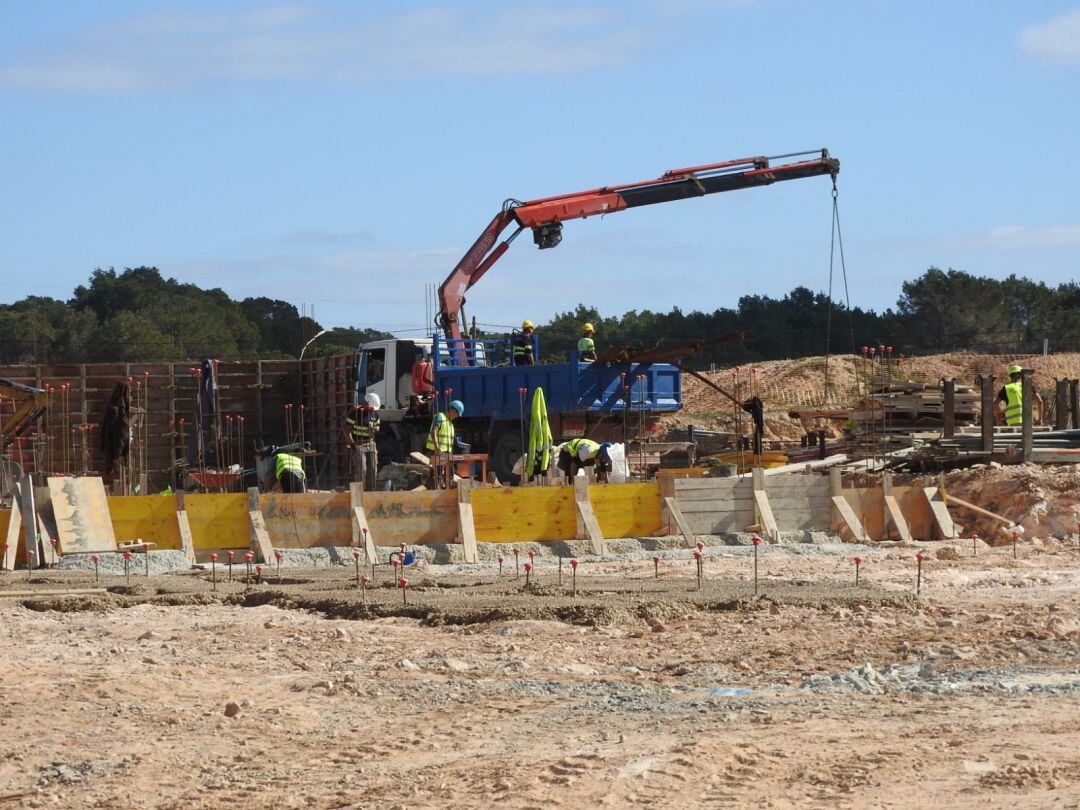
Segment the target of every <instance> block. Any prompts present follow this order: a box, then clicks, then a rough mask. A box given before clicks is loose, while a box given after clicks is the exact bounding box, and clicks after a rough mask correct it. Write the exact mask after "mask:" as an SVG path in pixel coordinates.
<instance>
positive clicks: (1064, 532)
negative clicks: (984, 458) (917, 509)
mask: <svg viewBox="0 0 1080 810" xmlns="http://www.w3.org/2000/svg"><path fill="white" fill-rule="evenodd" d="M1078 487H1080V467H1077V466H1076V465H1072V464H1070V465H1063V466H1051V465H1037V464H1019V465H1016V466H1011V467H997V466H994V467H984V466H979V467H973V468H971V469H967V470H957V471H955V472H951V473H949V474H948V475H946V476H945V491H946V492H947V493H948V494H951V495H955V496H957V497H958V498H962V499H963V500H965V501H970V502H971V503H973V504H975V505H977V506H981V507H982V508H983V509H988V510H989V511H991V512H994V513H995V514H998V515H1001V516H1002V517H1005V518H1008V519H1009V520H1012V521H1014V522H1015V523H1017V524H1019V525H1020V526H1023V527H1024V537H1025V539H1028V540H1032V541H1038V540H1042V539H1044V538H1047V537H1058V538H1062V537H1070V536H1072V535H1073V534H1075V533H1076V531H1077V528H1078V521H1080V489H1078ZM957 515H958V520H959V521H960V522H961V523H963V525H964V528H965V533H967V534H970V533H971V532H972V531H975V532H978V534H979V536H980V537H982V538H984V539H986V540H987V542H989V543H990V544H991V545H1004V544H1007V543H1011V542H1012V536H1011V534H1010V532H1009V531H1008V528H1007V527H1005V526H1003V525H1002V524H1000V523H998V522H996V521H993V520H991V519H990V518H986V517H982V516H981V515H976V514H974V513H972V512H969V511H964V510H963V509H962V508H960V509H959V511H957Z"/></svg>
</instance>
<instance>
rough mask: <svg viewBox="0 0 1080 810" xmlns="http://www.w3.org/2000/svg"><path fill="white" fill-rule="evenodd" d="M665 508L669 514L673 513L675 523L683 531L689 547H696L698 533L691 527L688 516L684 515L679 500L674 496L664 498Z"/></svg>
mask: <svg viewBox="0 0 1080 810" xmlns="http://www.w3.org/2000/svg"><path fill="white" fill-rule="evenodd" d="M664 508H665V509H666V510H667V512H668V514H669V515H671V518H672V520H674V521H675V525H676V526H678V527H679V531H680V532H681V533H682V536H683V540H685V541H686V547H687V548H694V546H695V544H696V543H697V535H696V534H694V532H693V531H691V529H690V524H689V523H687V522H686V518H685V517H683V513H682V509H680V508H679V502H678V501H676V500H675V499H674V498H664Z"/></svg>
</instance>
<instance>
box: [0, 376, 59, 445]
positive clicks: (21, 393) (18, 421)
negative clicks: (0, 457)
mask: <svg viewBox="0 0 1080 810" xmlns="http://www.w3.org/2000/svg"><path fill="white" fill-rule="evenodd" d="M5 398H6V399H10V400H11V402H12V405H13V410H14V412H13V413H12V414H11V415H10V416H4V415H3V413H2V412H0V450H3V449H4V448H6V447H7V446H8V445H9V444H11V443H12V442H14V441H15V440H16V439H17V438H19V436H21V435H23V434H24V433H25V432H26V431H28V430H29V429H30V428H31V427H32V426H33V424H34V422H36V421H37V420H38V419H39V418H40V417H41V416H42V414H44V413H45V409H46V407H47V402H48V400H47V398H46V392H45V389H44V388H34V387H33V386H30V385H23V384H22V383H17V382H15V381H14V380H5V379H3V378H0V400H2V399H5Z"/></svg>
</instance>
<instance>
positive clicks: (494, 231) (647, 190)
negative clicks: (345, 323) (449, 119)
mask: <svg viewBox="0 0 1080 810" xmlns="http://www.w3.org/2000/svg"><path fill="white" fill-rule="evenodd" d="M811 155H813V156H814V157H812V158H811V157H810V156H811ZM791 159H795V160H791ZM777 160H779V161H783V160H790V161H791V162H787V163H778V164H774V163H773V162H772V161H777ZM839 172H840V161H839V160H837V159H836V158H834V157H830V156H829V152H828V150H827V149H821V150H820V151H818V150H815V151H813V152H794V153H791V154H788V155H777V156H775V157H752V158H743V159H741V160H729V161H727V162H725V163H711V164H708V165H705V166H690V167H688V168H685V169H672V170H671V171H667V172H664V174H663V175H661V176H660V177H657V178H656V179H655V180H644V181H642V182H640V183H627V184H625V185H621V186H604V187H603V188H594V189H590V190H589V191H578V192H575V193H573V194H561V195H559V196H556V197H544V198H542V199H539V200H529V201H528V202H520V201H518V200H507V201H506V202H505V203H503V208H502V210H501V211H500V212H499V213H498V214H496V215H495V218H494V219H492V220H491V222H490V223H489V224H488V226H487V228H485V229H484V232H483V233H481V234H480V237H479V238H478V239H477V240H476V241H475V242H474V243H473V245H472V247H470V248H469V250H468V252H467V253H466V254H465V256H464V257H462V259H461V261H459V262H458V263H457V266H456V267H454V269H453V271H452V272H451V273H450V275H449V276H447V278H446V281H444V282H443V283H442V286H441V287H439V308H440V311H439V320H438V325H439V327H440V328H441V329H442V330H443V332H444V333H445V334H446V337H447V338H448V339H450V340H456V339H459V338H461V337H463V332H462V326H461V320H462V318H461V308H462V306H464V304H465V293H466V292H467V291H468V290H469V288H470V287H472V286H473V285H474V284H476V282H477V281H479V280H480V279H481V278H482V277H483V275H484V273H486V272H487V271H488V270H490V269H491V266H492V265H493V264H495V262H497V261H498V260H499V258H500V257H501V256H502V255H503V254H504V253H505V252H506V251H507V249H508V248H509V247H510V243H511V242H513V241H514V239H516V238H517V236H518V234H520V233H521V232H522V231H523V230H524V229H525V228H532V231H533V242H535V244H536V246H537V247H538V248H540V249H541V250H543V249H545V248H552V247H555V246H556V245H558V244H559V242H561V241H562V223H563V222H564V221H565V220H568V219H585V218H586V217H591V216H593V215H595V214H611V213H614V212H616V211H623V210H626V209H628V208H637V207H638V206H642V205H653V204H655V203H662V202H671V201H673V200H684V199H687V198H689V197H703V196H705V195H706V194H716V193H717V192H720V191H735V190H736V189H740V188H754V187H756V186H767V185H770V184H772V183H777V182H780V181H782V180H798V179H800V178H803V177H817V176H818V175H823V174H828V175H832V177H833V179H834V180H835V178H836V175H837V174H838V173H839ZM511 225H516V226H517V227H516V228H515V229H514V232H513V233H511V234H510V236H509V237H507V238H506V239H505V240H503V241H502V242H499V243H498V244H496V242H498V239H499V237H500V236H501V235H502V233H503V231H505V230H506V229H507V228H508V227H510V226H511Z"/></svg>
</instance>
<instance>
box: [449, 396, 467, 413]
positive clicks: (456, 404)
mask: <svg viewBox="0 0 1080 810" xmlns="http://www.w3.org/2000/svg"><path fill="white" fill-rule="evenodd" d="M450 408H451V409H453V410H455V411H457V415H458V416H463V415H464V414H465V405H464V403H462V401H461V400H460V399H455V400H452V401H451V402H450Z"/></svg>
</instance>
